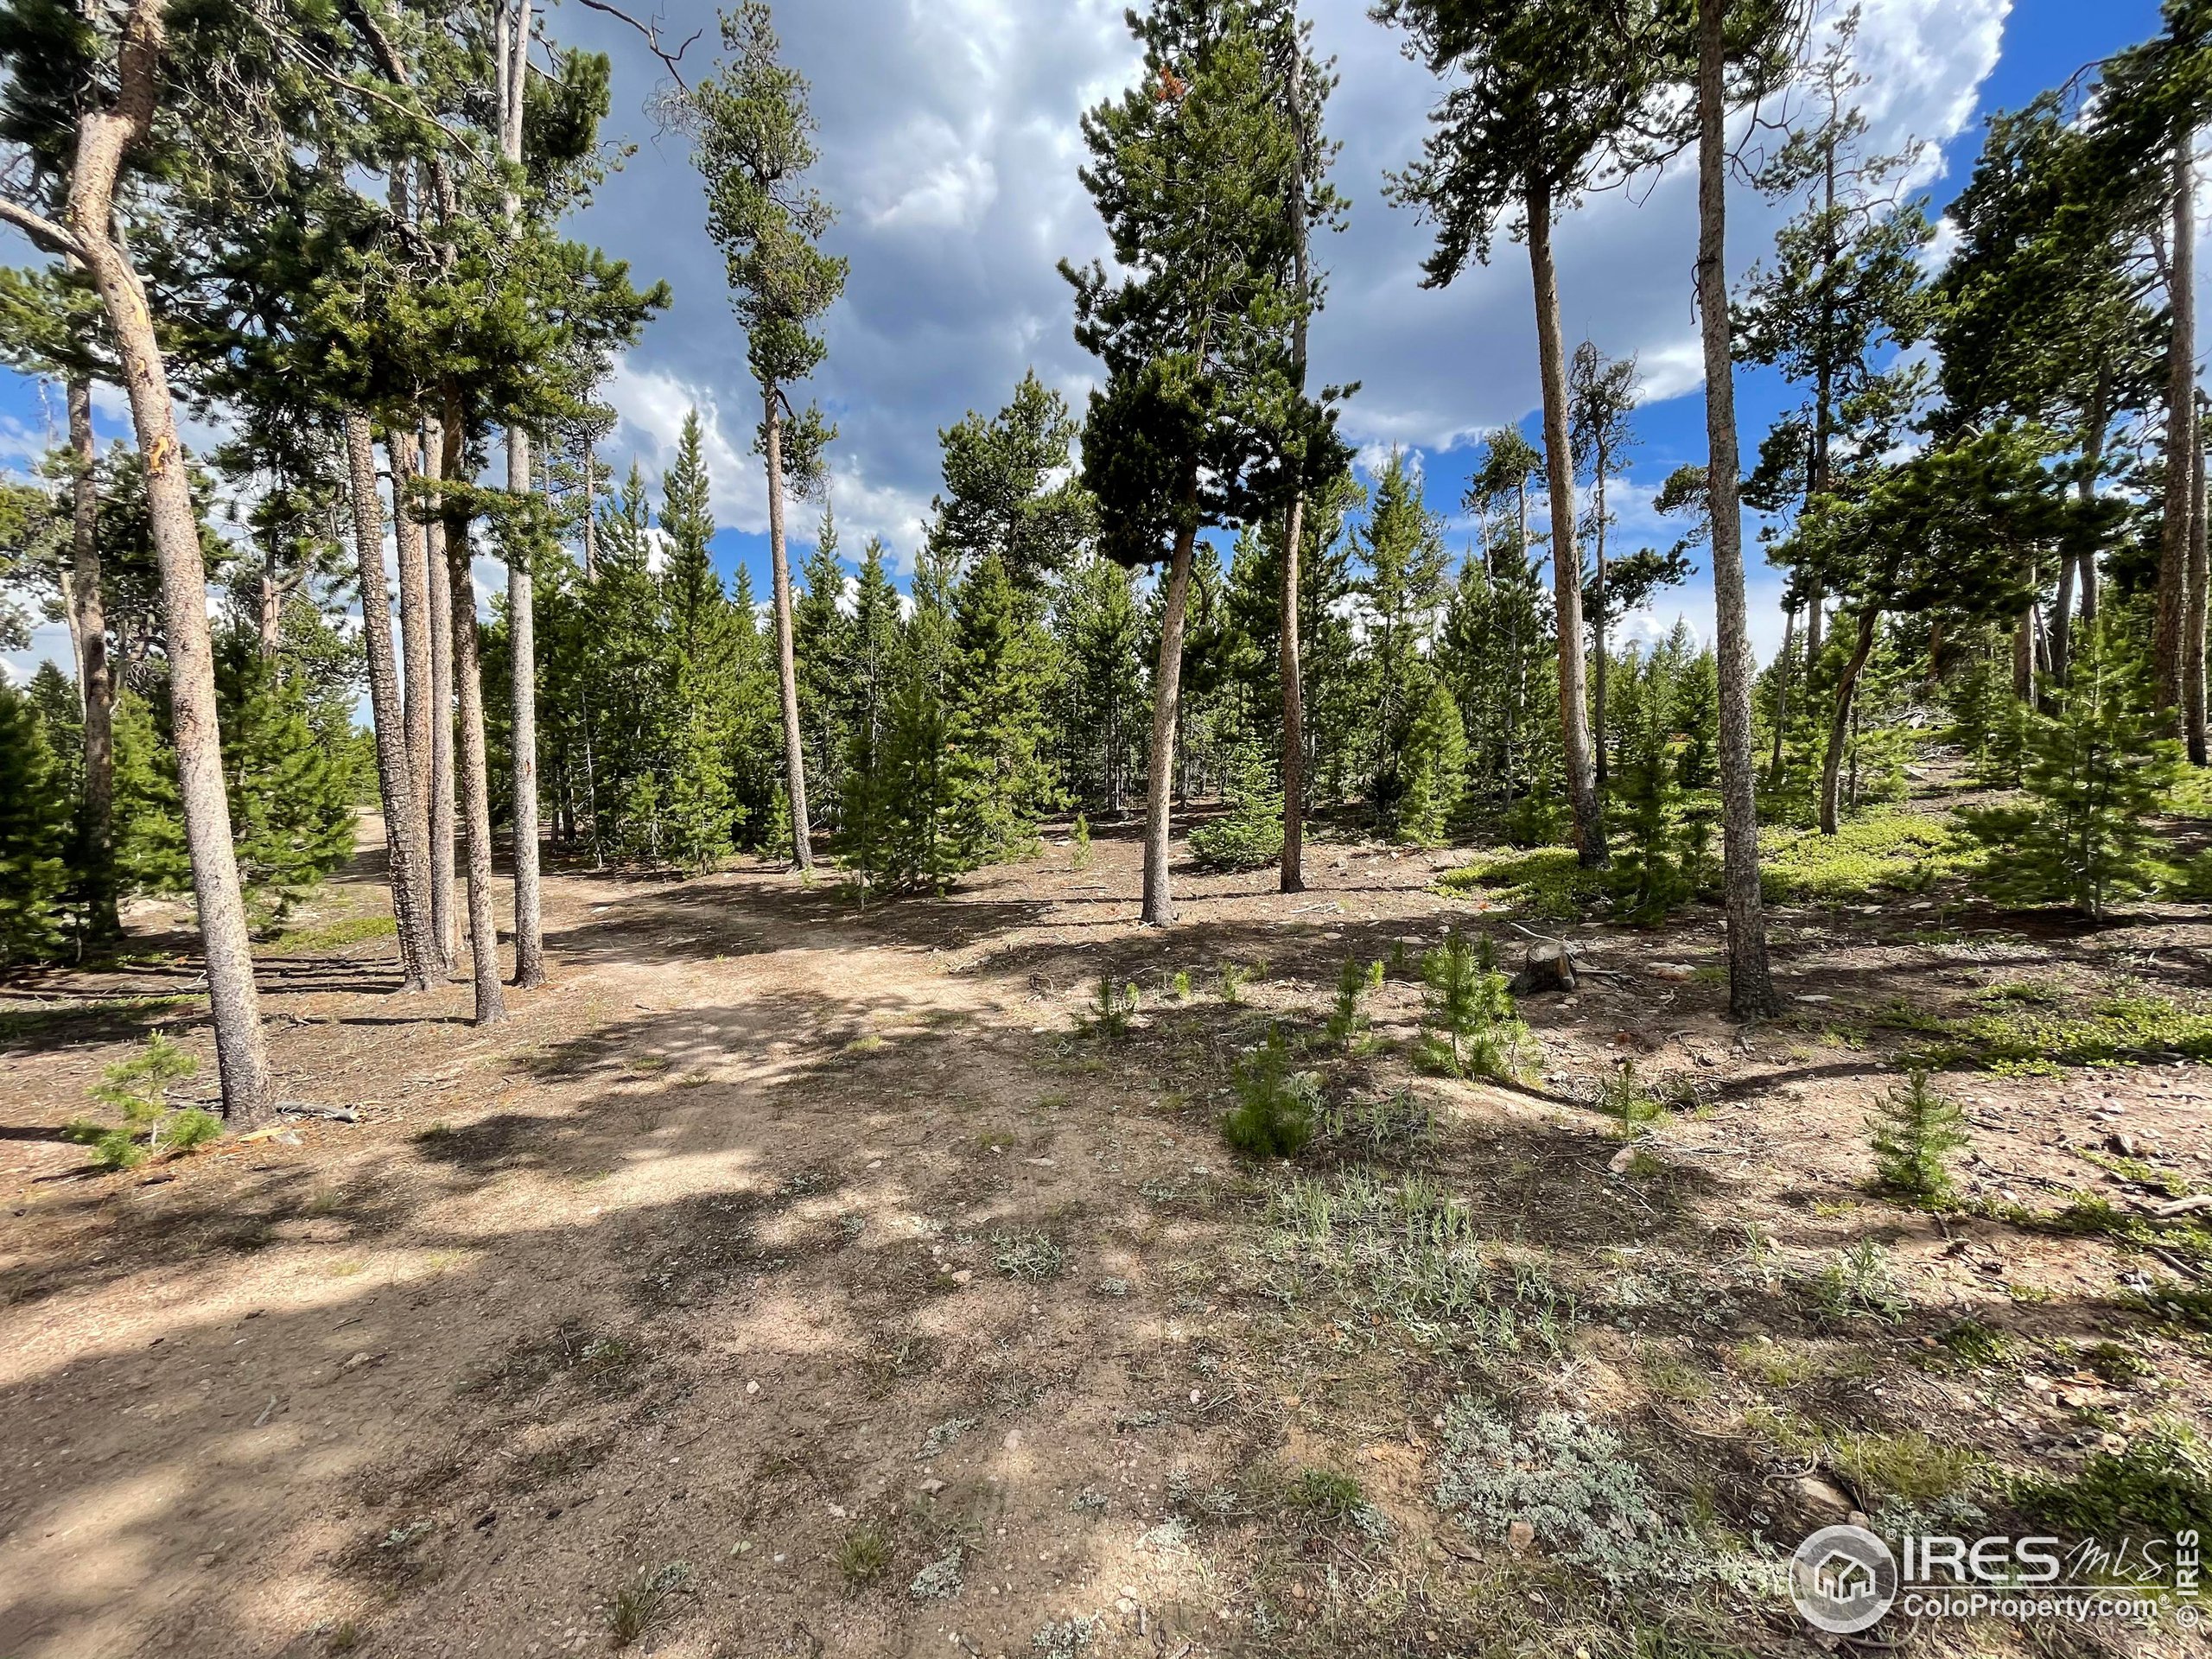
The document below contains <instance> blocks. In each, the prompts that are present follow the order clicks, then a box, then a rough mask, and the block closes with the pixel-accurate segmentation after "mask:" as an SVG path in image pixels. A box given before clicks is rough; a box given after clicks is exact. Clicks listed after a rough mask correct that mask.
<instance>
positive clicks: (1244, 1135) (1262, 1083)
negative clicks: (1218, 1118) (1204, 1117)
mask: <svg viewBox="0 0 2212 1659" xmlns="http://www.w3.org/2000/svg"><path fill="white" fill-rule="evenodd" d="M1317 1093H1318V1090H1317V1089H1316V1088H1315V1085H1314V1082H1313V1077H1311V1076H1309V1075H1307V1074H1306V1073H1304V1072H1300V1071H1294V1070H1293V1069H1292V1066H1291V1054H1290V1048H1289V1046H1288V1045H1287V1043H1285V1042H1284V1041H1283V1037H1282V1033H1281V1030H1280V1029H1275V1028H1270V1029H1269V1031H1268V1040H1267V1041H1266V1042H1264V1043H1262V1045H1261V1046H1259V1047H1258V1048H1257V1049H1255V1051H1254V1052H1252V1054H1251V1056H1250V1057H1249V1058H1247V1059H1244V1060H1243V1061H1240V1062H1239V1063H1238V1065H1237V1067H1236V1101H1237V1103H1236V1107H1235V1108H1234V1109H1232V1110H1231V1111H1230V1114H1229V1115H1228V1116H1226V1117H1224V1119H1223V1120H1222V1124H1221V1132H1222V1135H1223V1136H1224V1138H1225V1139H1226V1140H1227V1141H1228V1142H1229V1144H1230V1146H1232V1147H1236V1150H1237V1151H1239V1152H1242V1153H1247V1154H1250V1155H1251V1156H1252V1157H1255V1158H1290V1157H1295V1156H1296V1155H1297V1154H1299V1153H1300V1152H1303V1151H1304V1150H1305V1149H1306V1145H1307V1143H1308V1142H1310V1141H1312V1140H1313V1124H1314V1103H1315V1097H1316V1095H1317Z"/></svg>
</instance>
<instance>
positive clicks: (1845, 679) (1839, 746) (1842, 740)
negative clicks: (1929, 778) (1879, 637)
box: [1821, 606, 1882, 836]
mask: <svg viewBox="0 0 2212 1659" xmlns="http://www.w3.org/2000/svg"><path fill="white" fill-rule="evenodd" d="M1881 618H1882V613H1880V612H1879V611H1878V610H1875V609H1874V608H1872V607H1871V606H1870V607H1867V608H1866V609H1865V610H1863V611H1861V612H1859V639H1858V643H1857V644H1855V645H1853V647H1852V651H1851V657H1850V660H1849V661H1847V662H1846V663H1845V664H1844V665H1843V672H1842V673H1841V674H1840V676H1838V677H1837V679H1836V683H1835V713H1834V715H1833V716H1831V718H1830V720H1829V722H1828V749H1827V756H1826V757H1825V758H1824V759H1823V760H1821V834H1822V835H1824V836H1832V835H1834V834H1835V829H1836V817H1837V815H1836V792H1837V787H1838V785H1839V784H1840V781H1841V779H1842V776H1843V751H1844V748H1845V747H1846V745H1847V744H1848V743H1849V741H1850V739H1851V711H1852V704H1853V701H1854V700H1855V699H1856V697H1857V695H1858V691H1859V672H1860V671H1861V670H1863V669H1864V668H1865V667H1866V659H1867V658H1869V657H1871V656H1872V655H1873V654H1874V630H1875V627H1876V625H1877V624H1878V623H1879V622H1880V620H1881Z"/></svg>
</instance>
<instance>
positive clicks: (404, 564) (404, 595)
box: [385, 425, 442, 971]
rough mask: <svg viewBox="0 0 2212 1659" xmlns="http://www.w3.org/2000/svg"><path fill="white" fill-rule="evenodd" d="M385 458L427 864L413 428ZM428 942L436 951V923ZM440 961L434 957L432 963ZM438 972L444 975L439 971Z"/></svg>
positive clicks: (421, 594) (424, 649)
mask: <svg viewBox="0 0 2212 1659" xmlns="http://www.w3.org/2000/svg"><path fill="white" fill-rule="evenodd" d="M385 454H387V455H389V456H390V457H391V535H392V540H393V542H394V543H397V548H398V552H399V639H400V660H401V663H402V664H403V666H404V670H405V678H406V693H407V779H408V786H409V788H410V791H411V794H412V798H413V802H414V807H415V821H416V823H417V824H418V825H420V826H421V829H422V835H423V856H424V858H425V860H426V862H425V863H424V865H423V895H424V897H425V898H426V899H427V898H428V897H429V894H430V893H431V891H432V888H433V886H434V884H433V882H432V880H431V879H430V874H429V868H430V867H429V863H428V862H427V860H428V858H429V846H430V718H431V708H432V701H431V688H430V682H431V674H430V653H431V643H430V636H431V630H430V614H429V612H430V572H429V565H428V563H427V562H426V558H425V555H424V551H423V521H422V520H421V519H420V518H417V517H416V511H417V506H418V503H417V501H416V490H415V480H416V475H417V474H419V473H420V472H421V471H422V467H423V447H422V445H421V443H420V442H418V441H417V440H416V435H415V431H414V429H413V428H412V427H411V426H407V425H397V426H393V427H391V428H390V429H387V430H386V432H385ZM433 913H435V907H433ZM431 937H432V945H433V949H434V950H435V940H436V927H435V923H433V924H432V926H431ZM438 960H439V958H438V957H433V961H434V962H436V961H438ZM440 970H441V971H442V965H441V969H440Z"/></svg>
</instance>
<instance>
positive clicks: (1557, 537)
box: [1528, 181, 1605, 868]
mask: <svg viewBox="0 0 2212 1659" xmlns="http://www.w3.org/2000/svg"><path fill="white" fill-rule="evenodd" d="M1528 212H1529V272H1530V274H1531V276H1532V277H1534V278H1535V289H1536V362H1537V366H1538V368H1539V369H1540V370H1541V378H1542V381H1543V394H1544V467H1545V478H1546V487H1547V491H1548V493H1549V495H1550V497H1551V515H1552V592H1553V605H1554V610H1555V611H1556V613H1557V615H1558V620H1559V725H1560V750H1561V752H1562V754H1563V757H1564V760H1565V762H1566V770H1567V804H1568V805H1569V806H1570V807H1571V808H1572V809H1573V813H1574V850H1575V855H1576V857H1577V858H1578V859H1579V860H1580V861H1581V862H1582V864H1583V865H1584V866H1585V867H1586V868H1594V867H1596V866H1598V865H1601V864H1603V863H1604V862H1605V816H1604V812H1603V810H1602V808H1601V807H1600V805H1599V799H1598V774H1597V770H1596V767H1595V766H1593V765H1592V757H1591V753H1590V719H1589V713H1588V705H1587V699H1586V696H1585V693H1584V690H1583V681H1584V675H1585V672H1586V664H1585V662H1584V659H1583V649H1582V553H1581V549H1580V543H1577V541H1576V540H1575V536H1574V456H1573V450H1572V449H1571V448H1569V446H1568V443H1567V345H1566V341H1565V340H1564V339H1563V338H1562V336H1561V334H1560V321H1559V272H1558V270H1557V269H1556V267H1555V266H1554V264H1553V261H1552V200H1551V188H1550V186H1549V184H1548V183H1547V182H1544V181H1537V182H1536V183H1534V184H1532V185H1530V186H1529V200H1528Z"/></svg>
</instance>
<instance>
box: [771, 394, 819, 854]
mask: <svg viewBox="0 0 2212 1659" xmlns="http://www.w3.org/2000/svg"><path fill="white" fill-rule="evenodd" d="M761 397H762V404H763V406H764V408H765V410H766V415H765V422H764V425H763V428H762V429H763V430H764V431H765V432H766V435H767V439H768V442H767V444H766V449H767V452H768V561H769V563H770V565H771V566H772V569H773V571H774V575H775V590H776V676H777V679H778V681H779V683H780V684H781V686H782V689H783V698H784V775H785V782H784V787H785V792H786V793H788V794H789V795H790V797H791V850H792V853H793V855H795V856H796V857H797V858H798V868H799V874H801V875H804V876H811V875H812V874H814V831H813V829H812V827H811V826H810V824H809V823H808V821H807V816H806V756H805V753H804V750H803V749H802V748H801V747H800V744H799V728H798V658H796V657H795V656H794V655H793V653H792V650H791V560H790V559H789V558H788V557H786V556H785V552H784V450H783V442H784V422H783V410H782V408H781V405H780V400H779V397H778V394H777V391H776V388H775V387H773V386H769V387H766V388H764V389H763V391H762V394H761Z"/></svg>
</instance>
